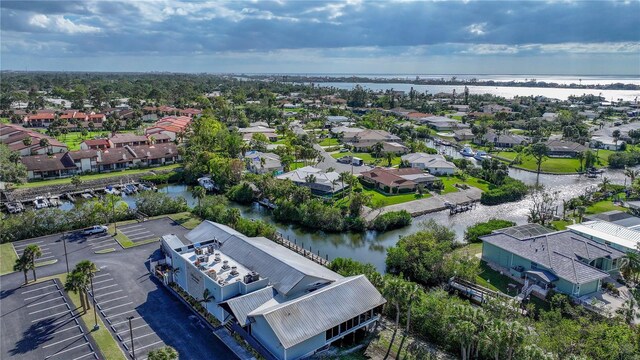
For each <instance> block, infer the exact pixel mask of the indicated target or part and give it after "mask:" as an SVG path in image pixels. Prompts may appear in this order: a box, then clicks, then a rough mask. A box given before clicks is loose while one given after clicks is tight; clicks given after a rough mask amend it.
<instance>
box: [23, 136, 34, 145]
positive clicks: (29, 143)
mask: <svg viewBox="0 0 640 360" xmlns="http://www.w3.org/2000/svg"><path fill="white" fill-rule="evenodd" d="M22 143H23V144H24V146H31V144H32V143H33V139H32V138H31V136H27V137H26V138H24V139H22Z"/></svg>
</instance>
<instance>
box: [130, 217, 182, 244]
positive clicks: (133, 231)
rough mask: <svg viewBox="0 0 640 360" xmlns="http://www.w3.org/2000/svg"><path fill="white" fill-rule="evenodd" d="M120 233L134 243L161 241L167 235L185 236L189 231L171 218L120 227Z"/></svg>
mask: <svg viewBox="0 0 640 360" xmlns="http://www.w3.org/2000/svg"><path fill="white" fill-rule="evenodd" d="M118 231H119V232H121V233H122V234H123V235H125V236H126V237H128V238H129V240H131V241H133V242H139V241H145V240H150V239H159V238H160V237H161V236H162V235H165V234H176V235H179V236H181V235H184V234H185V233H186V232H187V229H185V228H184V227H182V226H181V225H179V224H177V223H176V222H174V221H173V220H171V219H169V218H160V219H155V220H149V221H144V222H140V223H134V224H129V225H122V226H119V227H118Z"/></svg>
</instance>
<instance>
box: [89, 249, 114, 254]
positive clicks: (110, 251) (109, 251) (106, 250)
mask: <svg viewBox="0 0 640 360" xmlns="http://www.w3.org/2000/svg"><path fill="white" fill-rule="evenodd" d="M114 251H116V249H114V248H108V249H103V250H96V251H94V253H96V254H108V253H112V252H114Z"/></svg>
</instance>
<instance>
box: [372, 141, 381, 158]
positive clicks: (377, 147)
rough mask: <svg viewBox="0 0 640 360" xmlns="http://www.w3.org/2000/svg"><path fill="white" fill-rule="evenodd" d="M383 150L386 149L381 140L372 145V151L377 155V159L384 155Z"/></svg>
mask: <svg viewBox="0 0 640 360" xmlns="http://www.w3.org/2000/svg"><path fill="white" fill-rule="evenodd" d="M382 150H384V145H383V144H382V143H381V142H377V143H375V144H373V145H372V146H371V152H372V153H373V155H375V157H376V159H377V158H379V157H380V155H382Z"/></svg>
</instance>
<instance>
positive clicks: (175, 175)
mask: <svg viewBox="0 0 640 360" xmlns="http://www.w3.org/2000/svg"><path fill="white" fill-rule="evenodd" d="M183 175H184V173H183V172H182V171H171V172H168V173H162V174H153V175H145V176H142V177H140V180H142V181H148V182H151V183H154V184H156V185H160V184H169V183H177V182H181V181H182V179H183Z"/></svg>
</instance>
